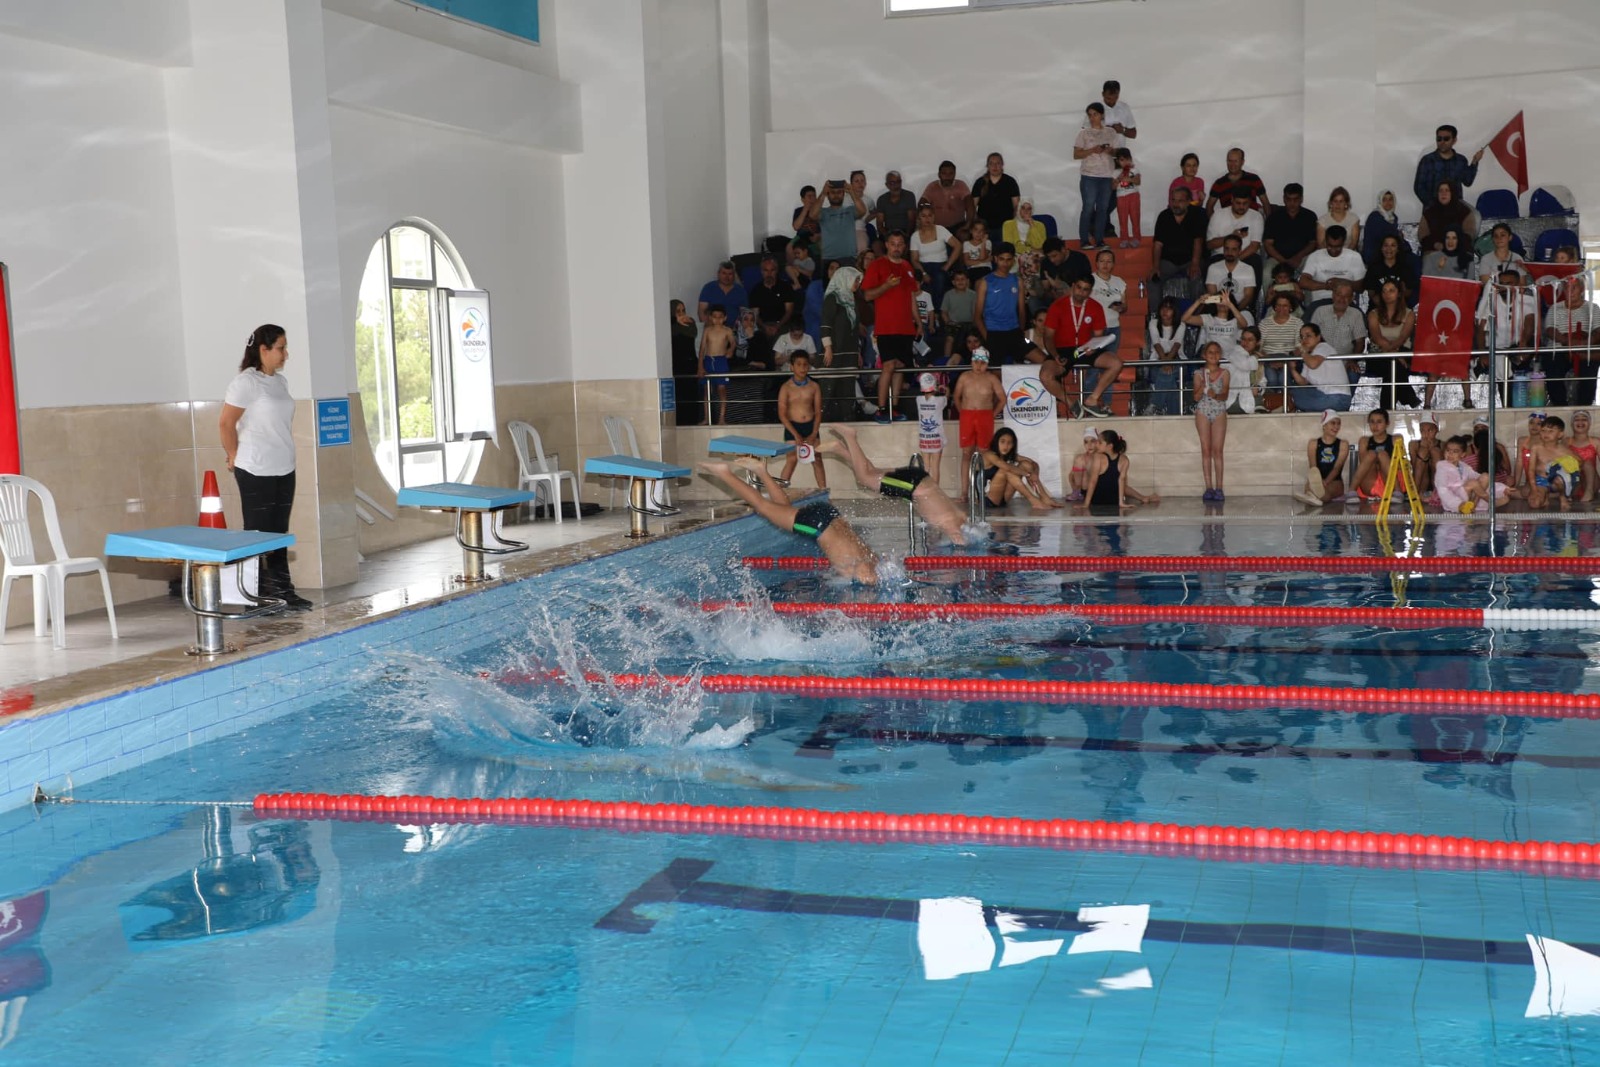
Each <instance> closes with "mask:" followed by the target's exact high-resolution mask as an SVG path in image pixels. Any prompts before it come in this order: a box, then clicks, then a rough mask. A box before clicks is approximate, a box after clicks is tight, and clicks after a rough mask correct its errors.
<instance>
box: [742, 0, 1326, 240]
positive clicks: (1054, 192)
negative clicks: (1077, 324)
mask: <svg viewBox="0 0 1600 1067" xmlns="http://www.w3.org/2000/svg"><path fill="white" fill-rule="evenodd" d="M768 18H769V23H770V33H771V70H772V76H771V101H772V104H771V106H772V129H773V132H772V133H771V134H770V135H769V136H768V138H767V172H768V180H767V196H768V211H767V218H768V224H769V226H770V227H771V229H772V232H777V231H779V230H780V229H783V228H785V227H787V225H788V222H789V216H790V212H791V211H792V210H793V208H794V205H795V204H796V203H798V200H797V193H798V190H799V189H800V187H801V186H802V185H805V184H816V183H817V182H818V181H819V180H820V179H822V178H825V177H829V176H834V175H838V174H840V173H841V172H846V171H848V170H850V169H851V168H852V167H862V168H864V169H865V170H866V171H867V176H868V181H869V185H870V187H871V189H872V191H873V193H874V195H876V194H877V193H880V192H882V191H883V184H882V181H883V175H884V173H885V172H886V171H888V170H890V169H898V170H900V171H901V172H902V173H903V174H904V176H905V179H906V186H907V188H909V189H911V190H912V191H914V192H918V193H920V192H921V191H922V187H923V185H925V184H926V183H927V182H929V181H931V180H932V179H933V178H934V177H936V171H937V168H938V164H939V161H940V160H941V159H946V158H948V159H951V160H954V161H955V163H956V164H957V167H958V169H959V172H960V175H961V177H962V178H964V179H965V180H966V181H967V182H968V183H970V182H972V181H973V180H974V179H975V178H976V177H977V176H978V175H979V174H981V173H982V171H983V164H984V157H985V156H986V155H987V154H988V153H989V152H990V151H993V150H996V149H998V150H1000V151H1002V152H1003V153H1004V154H1005V157H1006V170H1007V172H1008V173H1009V174H1011V175H1012V176H1014V177H1015V178H1016V179H1017V181H1018V183H1019V184H1021V186H1022V188H1023V191H1024V193H1025V194H1028V195H1031V196H1033V197H1034V199H1035V206H1036V210H1038V211H1040V212H1050V213H1054V214H1055V215H1056V217H1057V220H1058V222H1059V224H1060V226H1061V229H1062V231H1063V233H1064V235H1067V236H1072V235H1074V234H1075V233H1076V226H1077V217H1078V203H1079V197H1078V168H1077V165H1076V164H1075V163H1074V162H1073V161H1072V138H1073V136H1074V135H1075V134H1076V133H1077V130H1078V127H1079V126H1080V125H1081V124H1082V122H1083V109H1084V107H1085V106H1087V105H1088V104H1089V103H1090V102H1091V101H1094V100H1098V99H1099V98H1100V84H1101V82H1103V81H1105V79H1107V78H1117V79H1119V80H1120V81H1121V82H1122V84H1123V99H1124V100H1126V101H1127V102H1128V104H1129V106H1131V107H1132V108H1133V109H1134V113H1135V116H1136V117H1137V119H1138V125H1139V138H1138V140H1137V141H1136V142H1135V143H1134V145H1133V148H1134V158H1135V160H1136V161H1137V162H1138V163H1139V166H1140V169H1141V170H1142V171H1143V172H1144V173H1145V175H1146V179H1145V180H1146V182H1147V183H1148V184H1149V186H1150V187H1151V190H1152V193H1151V195H1149V196H1146V197H1144V201H1145V202H1144V209H1145V215H1146V219H1147V222H1146V232H1148V230H1149V227H1150V226H1151V225H1153V224H1154V220H1155V215H1156V213H1158V212H1159V211H1160V210H1161V208H1162V207H1164V206H1165V203H1164V201H1165V190H1166V185H1167V180H1168V178H1170V176H1171V175H1173V174H1176V173H1177V163H1178V159H1179V158H1180V157H1181V156H1182V155H1183V153H1184V152H1186V151H1191V150H1192V151H1195V152H1198V153H1199V154H1200V158H1201V171H1200V173H1201V175H1202V176H1204V177H1205V178H1206V179H1207V180H1210V179H1211V178H1213V177H1215V176H1216V175H1218V174H1220V173H1221V172H1222V169H1223V168H1222V157H1223V155H1224V154H1225V153H1226V151H1227V149H1228V148H1229V147H1230V146H1231V145H1234V144H1241V145H1243V146H1244V147H1245V148H1246V149H1247V152H1248V165H1249V167H1250V169H1252V170H1255V171H1256V172H1258V173H1259V174H1261V176H1262V178H1263V179H1264V180H1265V181H1266V182H1267V183H1268V184H1269V185H1271V186H1282V185H1283V183H1284V182H1286V181H1290V180H1292V179H1293V178H1297V177H1298V176H1299V171H1300V158H1301V139H1300V132H1299V131H1300V122H1299V113H1300V110H1301V98H1302V97H1301V94H1302V87H1303V81H1302V78H1301V74H1300V72H1301V65H1302V58H1303V56H1302V48H1301V44H1300V42H1301V39H1302V36H1303V34H1302V28H1301V27H1302V25H1303V18H1302V9H1301V6H1300V4H1298V3H1294V2H1289V0H1150V2H1148V3H1142V4H1091V5H1065V6H1056V7H1034V8H1013V9H1008V10H991V11H984V12H970V13H967V14H962V15H943V16H925V17H920V18H895V19H886V18H884V17H883V15H882V10H881V8H879V7H878V5H876V4H872V3H860V2H857V0H810V2H808V3H806V4H786V3H783V2H781V0H779V2H775V3H774V2H769V4H768ZM1224 27H1228V28H1229V29H1224ZM840 42H844V43H842V44H841V43H840ZM1199 42H1206V43H1207V54H1208V55H1210V56H1211V57H1213V58H1214V59H1215V60H1216V61H1215V62H1208V63H1207V64H1206V65H1205V69H1206V70H1218V71H1223V70H1226V71H1227V74H1226V76H1222V77H1215V78H1213V77H1207V76H1205V75H1204V74H1203V73H1200V74H1197V72H1196V68H1195V65H1194V63H1193V59H1194V57H1195V56H1196V55H1197V54H1198V53H1199V50H1200V48H1199ZM1230 42H1232V43H1233V44H1234V45H1235V46H1236V47H1245V48H1248V49H1249V50H1250V52H1251V54H1252V57H1253V58H1252V59H1251V61H1250V62H1249V63H1247V64H1243V65H1237V66H1236V67H1235V68H1233V69H1229V64H1228V63H1227V61H1226V58H1225V57H1226V53H1227V51H1228V48H1229V44H1230Z"/></svg>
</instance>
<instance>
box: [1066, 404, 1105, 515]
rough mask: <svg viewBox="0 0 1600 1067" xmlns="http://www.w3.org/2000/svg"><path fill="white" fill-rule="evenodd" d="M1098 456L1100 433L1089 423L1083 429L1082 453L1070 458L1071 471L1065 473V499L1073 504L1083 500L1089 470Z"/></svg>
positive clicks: (1086, 489) (1087, 485) (1087, 486)
mask: <svg viewBox="0 0 1600 1067" xmlns="http://www.w3.org/2000/svg"><path fill="white" fill-rule="evenodd" d="M1099 454H1100V431H1098V430H1096V429H1095V428H1094V424H1093V423H1089V424H1087V425H1085V426H1084V428H1083V451H1081V452H1079V453H1078V454H1077V455H1076V456H1073V457H1072V469H1071V470H1070V471H1068V472H1067V487H1068V489H1069V490H1071V491H1070V492H1068V493H1067V499H1068V500H1069V501H1071V502H1072V503H1074V504H1077V503H1079V502H1081V501H1082V500H1083V497H1084V494H1085V493H1087V492H1088V491H1089V478H1090V474H1089V468H1090V467H1092V466H1094V457H1095V456H1097V455H1099Z"/></svg>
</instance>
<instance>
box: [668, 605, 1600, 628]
mask: <svg viewBox="0 0 1600 1067" xmlns="http://www.w3.org/2000/svg"><path fill="white" fill-rule="evenodd" d="M770 607H771V610H772V612H773V614H775V615H800V616H809V615H825V614H828V613H830V612H832V613H837V614H839V615H843V616H846V617H848V618H853V619H871V620H874V621H881V622H921V621H926V620H952V621H954V620H972V619H1013V618H1050V617H1054V616H1065V617H1069V618H1070V617H1076V618H1084V619H1093V620H1096V621H1099V622H1109V623H1153V622H1173V623H1178V622H1199V623H1226V624H1236V625H1251V626H1365V625H1371V626H1387V627H1392V628H1395V629H1431V628H1435V627H1442V626H1469V627H1505V628H1516V627H1526V628H1529V629H1581V628H1584V627H1589V626H1600V611H1594V610H1586V609H1553V608H1422V607H1406V608H1368V607H1316V606H1293V605H1288V606H1276V605H1256V604H1003V603H962V604H834V603H825V602H821V601H788V602H785V601H774V602H773V603H772V604H771V605H770ZM700 609H701V610H702V611H707V612H712V611H725V610H734V611H749V610H750V609H751V606H750V604H748V603H746V602H744V601H736V600H707V601H704V602H702V603H701V605H700Z"/></svg>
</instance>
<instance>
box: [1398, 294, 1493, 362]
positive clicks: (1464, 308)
mask: <svg viewBox="0 0 1600 1067" xmlns="http://www.w3.org/2000/svg"><path fill="white" fill-rule="evenodd" d="M1481 288H1482V287H1481V286H1480V285H1479V284H1478V283H1477V282H1473V281H1466V280H1464V279H1461V278H1424V279H1422V288H1421V290H1420V291H1419V293H1418V298H1417V331H1416V334H1415V342H1414V347H1415V349H1416V355H1415V357H1414V358H1413V359H1412V360H1411V369H1412V370H1414V371H1416V372H1417V373H1419V374H1426V375H1428V376H1429V377H1439V378H1455V379H1457V380H1461V381H1464V380H1466V378H1467V368H1468V367H1469V366H1470V365H1471V363H1472V322H1473V320H1472V313H1473V309H1474V308H1476V307H1477V305H1478V293H1479V290H1480V289H1481Z"/></svg>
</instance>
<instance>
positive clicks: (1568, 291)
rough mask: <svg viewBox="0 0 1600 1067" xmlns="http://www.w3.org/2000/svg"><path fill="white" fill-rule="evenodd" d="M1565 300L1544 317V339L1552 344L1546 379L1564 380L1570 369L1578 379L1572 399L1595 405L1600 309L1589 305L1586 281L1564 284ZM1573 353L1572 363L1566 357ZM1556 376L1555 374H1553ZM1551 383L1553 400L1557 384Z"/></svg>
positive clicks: (1569, 280) (1548, 356)
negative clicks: (1584, 284)
mask: <svg viewBox="0 0 1600 1067" xmlns="http://www.w3.org/2000/svg"><path fill="white" fill-rule="evenodd" d="M1564 290H1565V291H1564V292H1563V294H1562V298H1561V299H1559V300H1557V301H1556V302H1555V303H1554V304H1552V305H1551V306H1550V310H1549V311H1548V312H1546V313H1545V316H1544V336H1545V340H1546V341H1548V342H1549V343H1550V350H1549V351H1548V352H1547V353H1546V356H1547V362H1548V366H1547V368H1546V369H1545V375H1546V376H1547V377H1555V378H1562V377H1565V376H1566V374H1567V370H1568V368H1569V367H1570V369H1571V373H1572V377H1573V378H1575V379H1577V380H1576V382H1575V383H1574V388H1573V390H1572V391H1573V392H1574V393H1575V394H1576V395H1575V396H1572V397H1571V398H1570V402H1571V403H1574V404H1583V405H1588V404H1593V403H1594V397H1595V357H1596V356H1597V355H1600V349H1597V346H1600V308H1596V307H1595V305H1593V304H1591V303H1590V302H1589V294H1588V293H1586V292H1584V290H1583V282H1582V281H1580V280H1579V279H1578V278H1575V277H1574V278H1569V279H1567V280H1566V283H1565V285H1564ZM1569 354H1570V360H1569V359H1568V358H1567V357H1568V355H1569ZM1552 370H1554V371H1556V372H1557V373H1556V374H1554V375H1552V374H1551V371H1552ZM1555 384H1556V383H1554V382H1552V383H1551V385H1552V398H1553V397H1554V395H1555V393H1554V388H1553V387H1554V385H1555Z"/></svg>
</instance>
